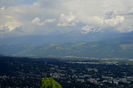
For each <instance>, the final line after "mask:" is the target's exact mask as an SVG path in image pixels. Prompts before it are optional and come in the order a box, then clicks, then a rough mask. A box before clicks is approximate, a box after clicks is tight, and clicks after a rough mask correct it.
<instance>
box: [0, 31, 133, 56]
mask: <svg viewBox="0 0 133 88" xmlns="http://www.w3.org/2000/svg"><path fill="white" fill-rule="evenodd" d="M0 42H1V43H0V54H3V55H17V56H37V57H40V56H42V57H43V56H59V57H60V56H61V57H62V56H77V57H96V58H106V57H107V58H108V57H109V58H133V32H130V33H89V34H84V35H83V34H59V35H31V36H18V37H8V38H1V39H0Z"/></svg>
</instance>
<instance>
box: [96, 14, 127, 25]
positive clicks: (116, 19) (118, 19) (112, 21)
mask: <svg viewBox="0 0 133 88" xmlns="http://www.w3.org/2000/svg"><path fill="white" fill-rule="evenodd" d="M124 20H125V18H124V17H123V16H115V17H113V18H110V19H104V18H100V17H97V16H95V17H94V21H95V22H96V23H98V24H100V25H108V26H113V27H114V26H117V25H119V24H121V23H123V22H124Z"/></svg>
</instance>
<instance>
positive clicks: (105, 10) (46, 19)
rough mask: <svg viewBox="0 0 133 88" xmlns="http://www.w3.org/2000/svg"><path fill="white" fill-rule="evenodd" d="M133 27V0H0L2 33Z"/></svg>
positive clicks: (80, 30)
mask: <svg viewBox="0 0 133 88" xmlns="http://www.w3.org/2000/svg"><path fill="white" fill-rule="evenodd" d="M131 31H133V0H0V35H5V36H6V35H9V34H14V35H17V34H18V35H29V34H51V33H70V32H80V33H81V34H88V33H89V32H120V33H125V32H131Z"/></svg>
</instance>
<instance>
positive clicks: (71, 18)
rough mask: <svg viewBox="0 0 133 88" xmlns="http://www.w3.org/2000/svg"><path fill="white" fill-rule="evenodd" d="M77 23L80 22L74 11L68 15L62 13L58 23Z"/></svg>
mask: <svg viewBox="0 0 133 88" xmlns="http://www.w3.org/2000/svg"><path fill="white" fill-rule="evenodd" d="M76 23H78V20H77V19H76V17H75V16H74V15H73V14H72V13H69V14H67V15H65V14H63V13H62V14H61V15H60V18H59V23H58V24H57V25H58V26H75V25H76Z"/></svg>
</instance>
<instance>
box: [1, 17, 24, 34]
mask: <svg viewBox="0 0 133 88" xmlns="http://www.w3.org/2000/svg"><path fill="white" fill-rule="evenodd" d="M3 17H4V20H7V21H5V22H4V23H1V24H0V29H1V30H2V29H4V28H7V29H8V30H9V31H13V30H15V29H16V28H17V27H20V26H21V25H22V23H20V22H19V21H17V20H16V19H15V18H14V17H12V16H8V15H5V16H3Z"/></svg>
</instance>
